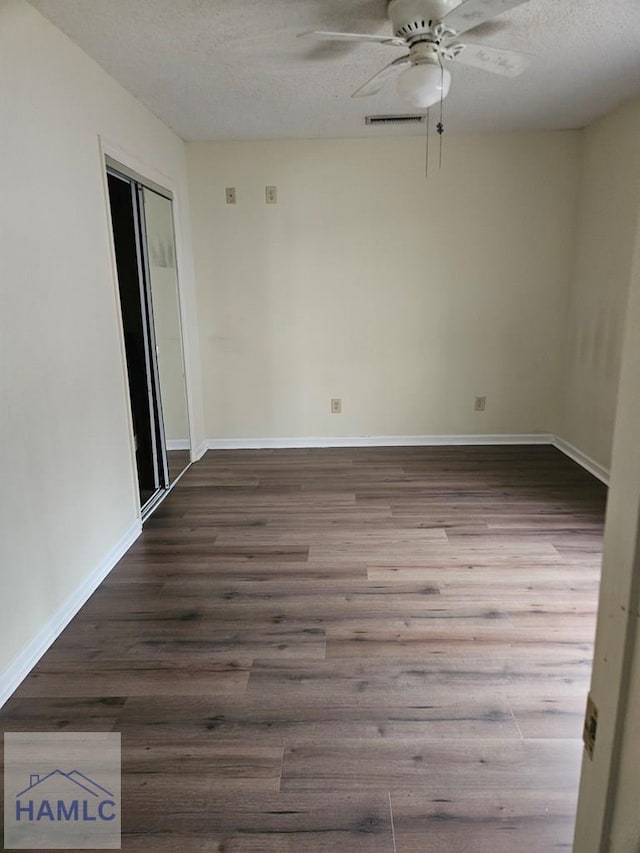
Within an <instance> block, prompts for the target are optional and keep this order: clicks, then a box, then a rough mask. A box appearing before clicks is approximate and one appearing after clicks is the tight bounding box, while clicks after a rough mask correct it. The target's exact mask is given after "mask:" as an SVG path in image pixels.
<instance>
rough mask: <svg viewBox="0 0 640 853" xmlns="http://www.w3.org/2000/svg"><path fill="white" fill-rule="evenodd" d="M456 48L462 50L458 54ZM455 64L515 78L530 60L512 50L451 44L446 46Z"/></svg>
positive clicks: (477, 45) (479, 45) (478, 45)
mask: <svg viewBox="0 0 640 853" xmlns="http://www.w3.org/2000/svg"><path fill="white" fill-rule="evenodd" d="M458 48H462V50H460V52H458V50H457V49H458ZM447 50H451V51H452V53H453V54H454V56H453V57H452V58H453V59H455V61H456V62H460V63H462V65H471V66H472V67H473V68H482V69H484V70H485V71H491V72H493V73H494V74H501V75H502V76H503V77H517V76H518V75H519V74H522V72H523V71H524V70H525V69H526V68H527V67H528V66H529V63H530V59H529V57H528V56H525V54H524V53H516V52H515V51H513V50H501V49H500V48H498V47H488V46H487V45H484V44H461V45H458V44H452V45H447Z"/></svg>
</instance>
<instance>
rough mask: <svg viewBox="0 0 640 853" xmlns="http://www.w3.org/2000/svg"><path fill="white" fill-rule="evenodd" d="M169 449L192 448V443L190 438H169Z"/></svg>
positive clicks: (167, 442)
mask: <svg viewBox="0 0 640 853" xmlns="http://www.w3.org/2000/svg"><path fill="white" fill-rule="evenodd" d="M165 443H166V445H167V450H190V449H191V443H190V441H189V439H188V438H168V439H167V440H166V442H165Z"/></svg>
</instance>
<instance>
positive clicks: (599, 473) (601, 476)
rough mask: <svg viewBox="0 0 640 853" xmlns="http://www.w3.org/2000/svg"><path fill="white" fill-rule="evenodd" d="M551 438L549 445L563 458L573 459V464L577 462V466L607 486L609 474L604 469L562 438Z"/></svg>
mask: <svg viewBox="0 0 640 853" xmlns="http://www.w3.org/2000/svg"><path fill="white" fill-rule="evenodd" d="M552 438H553V441H552V442H551V443H552V444H553V446H554V447H557V448H558V450H561V451H562V453H564V454H565V456H568V457H569V458H570V459H573V461H574V462H577V463H578V465H581V466H582V467H583V468H584V469H585V470H587V471H588V472H589V473H590V474H593V476H594V477H597V478H598V480H601V481H602V482H603V483H604V484H605V486H608V485H609V472H608V471H607V469H606V468H604V467H603V466H602V465H600V464H599V463H598V462H596V461H595V460H593V459H591V458H590V457H589V456H587V454H586V453H583V452H582V451H581V450H578V448H577V447H574V446H573V444H571V443H570V442H568V441H565V440H564V438H560V436H558V435H554V436H552Z"/></svg>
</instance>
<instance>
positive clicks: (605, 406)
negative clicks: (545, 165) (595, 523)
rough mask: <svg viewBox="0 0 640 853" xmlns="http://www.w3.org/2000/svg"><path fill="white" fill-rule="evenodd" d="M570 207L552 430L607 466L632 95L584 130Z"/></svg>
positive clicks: (625, 288)
mask: <svg viewBox="0 0 640 853" xmlns="http://www.w3.org/2000/svg"><path fill="white" fill-rule="evenodd" d="M578 210H579V214H578V220H577V231H576V236H577V239H576V251H575V261H574V268H573V274H572V283H571V294H570V300H569V304H568V312H567V323H566V348H565V352H564V354H563V362H564V365H565V370H566V373H565V377H564V383H563V387H562V393H561V395H560V400H559V403H560V408H559V418H558V425H557V428H556V430H555V431H556V432H558V433H559V434H560V435H561V436H562V438H564V439H566V440H567V441H569V442H571V444H573V445H574V446H576V447H577V448H579V449H580V450H581V451H582V452H583V453H585V454H586V455H587V456H589V457H591V458H592V459H594V460H595V461H596V462H597V463H599V464H600V465H602V466H603V467H604V468H606V469H609V467H610V463H611V445H612V442H613V424H614V418H615V410H616V395H617V388H618V378H619V374H620V359H621V352H622V338H623V329H624V321H625V316H626V306H627V297H628V292H629V281H630V276H631V265H632V258H633V245H634V238H635V235H636V229H637V224H638V216H639V214H640V102H636V103H635V104H629V105H626V106H624V107H622V108H620V109H618V110H616V111H615V112H613V113H611V114H610V115H608V116H605V117H604V118H603V119H601V120H600V121H598V122H597V123H596V124H594V125H592V126H591V127H589V128H587V130H585V131H584V159H583V167H582V172H581V176H580V197H579V205H578Z"/></svg>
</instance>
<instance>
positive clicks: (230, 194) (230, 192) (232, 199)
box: [225, 187, 236, 204]
mask: <svg viewBox="0 0 640 853" xmlns="http://www.w3.org/2000/svg"><path fill="white" fill-rule="evenodd" d="M225 192H226V198H227V204H235V203H236V188H235V187H227V188H226V190H225Z"/></svg>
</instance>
